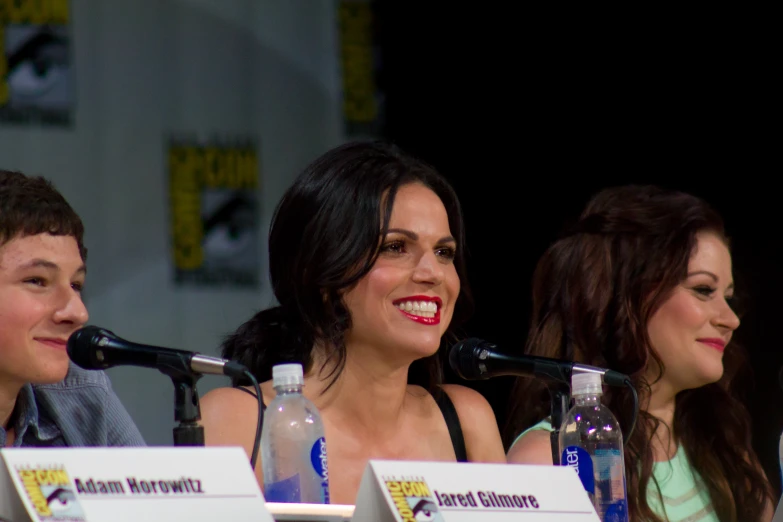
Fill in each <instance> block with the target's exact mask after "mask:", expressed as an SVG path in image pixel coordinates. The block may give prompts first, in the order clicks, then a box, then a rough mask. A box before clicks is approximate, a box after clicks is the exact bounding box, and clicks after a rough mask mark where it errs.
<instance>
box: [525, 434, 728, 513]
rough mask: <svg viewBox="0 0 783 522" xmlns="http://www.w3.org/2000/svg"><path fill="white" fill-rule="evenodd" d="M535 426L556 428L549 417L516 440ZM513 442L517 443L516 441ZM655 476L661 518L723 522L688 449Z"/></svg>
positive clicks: (651, 491) (651, 493) (650, 496)
mask: <svg viewBox="0 0 783 522" xmlns="http://www.w3.org/2000/svg"><path fill="white" fill-rule="evenodd" d="M534 430H546V431H550V432H551V431H552V425H551V424H550V423H549V421H548V420H542V421H541V422H539V423H538V424H536V425H535V426H533V427H531V428H528V429H527V430H525V431H523V432H522V433H521V434H520V435H519V437H517V438H516V440H515V441H514V444H516V443H517V442H518V441H519V439H521V438H522V437H523V436H524V435H525V434H526V433H528V432H530V431H534ZM512 446H513V444H512ZM653 476H654V477H655V480H657V481H658V485H659V486H660V487H661V493H662V495H663V507H662V506H661V501H660V499H659V498H658V492H657V490H656V487H655V484H654V483H653V481H650V485H649V487H648V489H647V502H649V503H650V507H651V508H652V510H653V511H654V512H655V513H656V514H657V515H658V516H659V517H661V518H664V519H666V518H667V517H668V520H669V521H670V522H720V521H719V520H718V517H717V515H716V514H715V509H714V508H713V506H712V501H711V500H710V495H709V492H708V491H707V488H706V487H705V486H704V484H702V482H701V478H700V477H699V475H698V473H697V472H696V470H694V469H693V468H692V467H691V465H690V463H689V462H688V457H687V455H685V449H683V447H682V446H679V447H678V448H677V454H676V455H674V458H672V459H671V460H669V461H665V462H656V463H655V464H653Z"/></svg>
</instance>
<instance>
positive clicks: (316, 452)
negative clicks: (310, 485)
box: [310, 437, 329, 504]
mask: <svg viewBox="0 0 783 522" xmlns="http://www.w3.org/2000/svg"><path fill="white" fill-rule="evenodd" d="M310 462H311V463H312V465H313V469H314V470H315V473H316V474H317V475H318V476H319V477H321V495H322V496H323V499H324V504H329V466H328V465H327V462H326V439H325V438H324V437H321V438H320V439H318V440H316V441H315V444H313V447H312V449H310Z"/></svg>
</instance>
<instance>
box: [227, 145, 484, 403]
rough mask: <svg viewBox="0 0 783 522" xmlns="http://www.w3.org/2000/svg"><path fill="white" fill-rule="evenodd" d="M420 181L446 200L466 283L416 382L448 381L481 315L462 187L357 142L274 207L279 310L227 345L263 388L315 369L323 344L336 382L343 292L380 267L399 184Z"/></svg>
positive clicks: (400, 155)
mask: <svg viewBox="0 0 783 522" xmlns="http://www.w3.org/2000/svg"><path fill="white" fill-rule="evenodd" d="M410 183H420V184H422V185H424V186H426V187H428V188H429V189H431V190H432V191H433V192H435V194H437V195H438V197H439V198H440V200H441V201H442V202H443V205H444V206H445V208H446V212H447V215H448V220H449V227H450V229H451V234H452V236H453V237H454V238H455V239H456V241H457V252H456V257H455V259H454V265H455V268H456V271H457V274H458V276H459V278H460V281H461V289H460V294H459V296H458V298H457V302H456V304H455V311H454V319H453V320H452V323H451V325H450V326H449V330H448V331H447V332H446V335H444V339H443V343H444V344H443V345H442V346H441V349H440V350H439V351H438V353H436V354H435V355H433V356H431V357H427V358H424V359H421V360H419V361H415V362H414V363H413V364H412V365H411V368H410V370H409V372H408V380H409V382H410V383H412V384H419V385H421V386H424V387H425V388H428V389H430V390H431V391H435V390H436V385H437V384H440V382H441V380H442V361H441V359H442V357H443V356H442V353H443V352H444V350H443V347H444V346H446V343H453V342H454V341H456V339H457V336H456V334H455V333H454V329H455V328H457V327H458V325H459V324H460V323H461V322H462V321H463V320H464V319H465V318H466V316H467V315H468V314H469V313H470V312H471V311H472V299H471V295H470V290H469V288H468V280H467V277H466V273H465V232H464V225H463V221H462V210H461V207H460V204H459V200H458V199H457V195H456V193H455V191H454V189H453V188H452V187H451V185H449V183H448V182H447V181H446V180H445V179H444V178H443V177H442V176H441V175H440V174H439V173H438V172H437V171H435V169H434V168H432V167H431V166H429V165H427V164H425V163H424V162H422V161H420V160H418V159H415V158H413V157H411V156H409V155H408V154H406V153H404V152H403V151H402V150H400V149H399V148H398V147H397V146H395V145H393V144H389V143H384V142H379V141H375V142H352V143H347V144H344V145H341V146H339V147H336V148H334V149H332V150H330V151H328V152H326V153H325V154H323V155H322V156H321V157H319V158H317V159H316V160H315V161H313V162H312V163H311V164H310V165H309V166H307V167H306V168H305V170H304V172H302V174H300V175H299V177H298V178H297V179H296V180H295V181H294V183H293V185H292V186H291V187H290V188H289V189H288V191H287V192H286V193H285V195H284V196H283V198H282V200H281V201H280V203H279V204H278V206H277V208H276V209H275V213H274V217H273V219H272V224H271V226H270V230H269V270H270V277H271V281H272V287H273V290H274V294H275V297H276V298H277V300H278V303H279V305H278V306H275V307H273V308H269V309H266V310H262V311H260V312H258V313H257V314H255V315H254V316H253V317H252V318H251V319H250V320H248V321H247V322H245V323H244V324H243V325H241V326H240V327H239V329H238V330H237V331H236V332H234V333H233V334H231V335H229V336H228V337H227V338H226V339H225V340H224V343H223V347H222V352H223V357H225V358H227V359H233V360H236V361H239V362H240V363H242V364H244V365H245V366H246V367H247V368H248V369H249V370H250V371H251V372H252V373H253V375H254V376H255V377H256V379H258V381H259V382H263V381H266V380H269V379H271V378H272V366H274V365H276V364H279V363H286V362H297V363H300V364H302V366H303V368H304V370H305V372H308V371H310V370H311V367H312V364H313V353H312V352H313V348H314V346H319V347H323V348H324V349H325V350H326V358H325V361H326V362H325V363H324V366H323V367H322V368H320V369H319V371H321V370H323V369H324V368H325V367H326V365H327V363H328V364H329V366H330V371H329V374H328V375H327V378H331V379H332V380H331V382H330V384H329V386H331V385H332V384H334V382H335V380H336V379H337V378H338V377H339V375H340V373H341V372H342V370H343V368H344V366H345V360H346V348H345V340H344V336H345V332H346V331H347V330H348V329H349V328H350V327H351V316H350V314H349V311H348V309H347V307H346V306H345V303H344V302H343V299H342V294H343V293H344V292H345V291H346V290H348V289H350V288H352V287H353V286H354V285H355V284H356V283H357V282H358V281H359V280H360V279H361V278H363V277H364V276H365V275H366V274H367V273H368V272H369V271H370V269H371V268H372V266H373V264H374V263H375V260H376V258H377V256H378V252H379V247H380V243H381V240H382V238H383V237H384V236H385V235H386V231H387V230H388V226H389V219H390V217H391V212H392V207H393V205H394V199H395V196H396V194H397V191H398V190H399V188H400V187H402V186H403V185H406V184H410Z"/></svg>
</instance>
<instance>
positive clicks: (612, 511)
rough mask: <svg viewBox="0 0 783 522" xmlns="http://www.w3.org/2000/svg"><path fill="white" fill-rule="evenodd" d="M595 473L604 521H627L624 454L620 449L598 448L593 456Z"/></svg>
mask: <svg viewBox="0 0 783 522" xmlns="http://www.w3.org/2000/svg"><path fill="white" fill-rule="evenodd" d="M593 461H594V462H595V475H596V478H597V480H598V483H599V484H600V489H601V491H600V494H599V495H598V497H599V506H598V508H599V510H600V512H602V513H603V518H601V520H602V521H603V522H627V520H628V507H627V502H626V491H625V470H624V469H623V455H622V453H621V452H620V450H619V449H598V450H595V455H594V456H593Z"/></svg>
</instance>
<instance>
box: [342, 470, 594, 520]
mask: <svg viewBox="0 0 783 522" xmlns="http://www.w3.org/2000/svg"><path fill="white" fill-rule="evenodd" d="M352 520H353V521H356V522H359V521H363V522H364V521H374V522H416V521H421V520H427V521H429V522H460V521H462V522H476V521H477V520H481V521H482V522H484V521H486V522H500V521H509V522H510V521H519V520H525V521H529V522H555V521H557V522H600V520H599V518H598V515H597V514H596V513H595V509H594V508H593V505H592V503H591V502H590V499H589V497H588V496H587V493H586V492H585V490H584V487H583V486H582V482H581V481H580V480H579V477H578V476H577V474H576V473H574V470H573V469H571V468H569V467H563V466H524V465H519V464H477V463H454V462H406V461H377V460H374V461H370V462H369V463H368V465H367V469H366V470H365V472H364V475H363V477H362V482H361V486H360V488H359V495H358V497H357V500H356V509H355V511H354V515H353V518H352Z"/></svg>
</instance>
